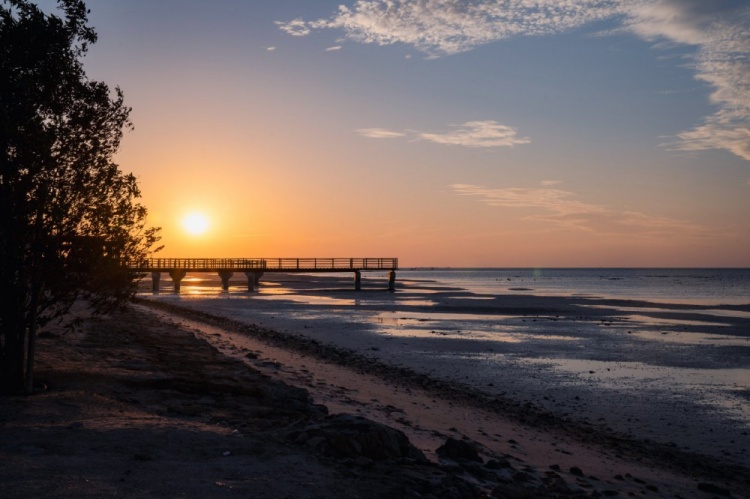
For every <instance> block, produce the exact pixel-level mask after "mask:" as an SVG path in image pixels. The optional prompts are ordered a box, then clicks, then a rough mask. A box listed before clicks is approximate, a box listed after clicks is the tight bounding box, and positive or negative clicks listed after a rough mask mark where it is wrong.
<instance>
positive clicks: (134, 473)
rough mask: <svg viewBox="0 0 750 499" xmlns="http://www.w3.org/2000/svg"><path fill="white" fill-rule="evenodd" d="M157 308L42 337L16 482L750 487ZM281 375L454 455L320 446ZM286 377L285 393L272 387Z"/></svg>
mask: <svg viewBox="0 0 750 499" xmlns="http://www.w3.org/2000/svg"><path fill="white" fill-rule="evenodd" d="M154 305H155V304H153V303H151V304H149V307H148V309H144V307H143V305H139V306H138V307H137V308H136V309H135V310H133V311H131V312H129V313H128V314H127V315H125V316H121V317H118V318H115V319H104V320H101V321H94V322H93V323H91V324H90V325H87V326H86V328H85V329H84V330H83V331H78V332H75V333H67V334H64V335H60V333H61V332H60V331H58V332H51V333H49V334H48V335H47V337H46V338H42V339H41V342H40V366H39V376H40V379H47V380H48V383H49V389H48V390H46V391H45V392H43V393H41V394H39V395H36V396H34V397H29V398H18V399H12V400H11V401H10V403H9V404H4V405H3V409H2V411H1V412H0V414H1V417H2V419H1V420H0V421H2V425H1V426H0V431H2V441H3V444H2V447H0V452H1V453H2V456H1V457H2V458H3V460H7V462H13V463H14V464H16V465H17V466H15V467H14V468H15V471H13V472H11V470H8V469H6V470H5V471H4V472H0V473H2V474H0V495H2V496H4V497H28V496H31V495H43V496H74V495H75V496H79V495H81V496H90V497H93V496H102V495H117V494H120V495H122V494H124V495H136V496H153V497H172V496H180V495H182V494H185V495H188V496H195V495H196V494H197V493H199V494H201V495H208V496H214V495H226V494H230V495H237V496H243V495H245V496H246V495H249V494H250V493H251V492H252V493H253V494H258V495H260V493H265V495H267V496H269V497H284V496H288V497H325V496H330V495H332V494H336V491H337V490H338V491H340V492H343V491H346V493H345V495H347V496H349V497H357V496H359V497H386V496H393V494H394V491H395V490H401V491H406V492H409V494H411V492H414V494H412V496H413V497H419V496H420V495H422V496H430V495H433V496H436V497H441V496H445V497H451V496H453V497H473V496H476V495H477V494H481V493H491V492H492V491H493V490H494V491H495V494H496V496H498V497H544V496H550V497H552V496H560V497H565V496H576V495H579V496H596V495H601V494H604V495H607V494H612V495H614V493H615V492H617V493H618V494H620V495H628V494H633V495H647V496H653V497H658V496H663V497H712V496H715V495H717V494H718V493H721V492H724V491H731V492H732V494H733V496H734V497H741V491H743V490H746V489H747V488H748V484H750V481H748V480H750V473H748V470H747V469H745V468H740V467H737V466H735V465H733V464H731V463H728V462H722V461H721V460H717V459H713V458H706V457H704V456H700V455H695V454H691V453H686V452H683V451H680V450H678V449H670V448H668V447H664V446H662V445H657V444H653V443H647V442H637V441H628V440H625V439H621V438H619V437H618V436H617V435H609V434H607V433H606V432H602V431H600V430H598V429H597V428H594V427H586V426H576V427H573V426H571V425H566V424H561V423H563V422H561V421H558V420H555V418H553V417H550V415H548V414H544V413H540V412H538V411H537V410H535V409H531V408H528V407H524V406H523V405H514V404H513V403H511V402H509V401H502V400H501V401H498V400H495V399H491V400H490V399H487V398H486V397H483V396H482V395H481V394H473V393H471V392H470V390H466V389H465V387H459V389H456V386H451V385H449V384H441V383H440V382H436V381H435V380H430V379H427V378H425V377H424V376H420V375H418V374H416V373H413V372H409V371H408V370H403V369H402V370H399V369H396V368H393V367H388V366H383V365H379V364H378V363H377V362H374V361H372V360H371V359H367V358H364V357H362V356H358V355H356V354H353V353H352V352H347V351H345V349H337V348H332V347H330V346H329V345H324V344H321V343H319V342H315V341H314V340H310V339H307V338H303V337H298V336H294V337H290V336H289V335H284V334H283V333H278V332H275V331H273V330H270V329H266V328H259V327H253V326H248V325H246V324H241V323H237V322H235V321H229V320H227V319H224V318H221V317H215V316H211V315H209V314H205V313H200V312H196V311H188V310H185V309H177V308H174V307H171V306H169V305H166V306H165V305H164V304H156V305H157V307H158V308H157V309H154ZM230 335H234V336H233V337H232V338H229V336H230ZM240 336H241V337H242V338H243V339H242V341H244V343H242V342H240V340H239V337H240ZM230 339H231V341H230ZM207 341H210V343H211V344H212V345H213V347H211V346H209V345H208V343H207ZM199 353H200V354H199ZM248 367H250V369H248ZM175 370H177V371H179V375H178V374H176V372H175ZM254 373H256V374H254ZM175 380H181V381H180V383H176V382H175ZM279 382H283V383H286V384H287V385H292V386H296V387H299V388H304V389H305V390H307V392H309V393H310V394H311V396H312V398H313V399H314V402H315V404H324V405H325V406H326V407H327V408H328V411H329V412H330V413H331V414H335V413H339V412H344V413H349V414H354V415H362V416H366V417H367V418H368V419H370V420H373V421H379V422H382V423H385V424H387V425H389V426H390V427H394V428H396V429H399V430H402V431H403V432H404V433H405V434H406V435H407V436H408V437H409V439H410V440H411V442H412V443H413V444H414V446H415V447H416V448H417V449H419V450H421V451H422V452H423V453H424V454H425V455H426V456H427V457H428V458H429V459H430V460H431V461H432V462H433V463H437V462H440V463H441V466H440V467H437V468H436V467H434V465H431V466H426V465H423V464H419V463H416V462H414V461H413V460H410V459H408V458H406V457H403V456H402V457H400V458H398V459H387V460H379V459H372V458H371V457H367V456H362V455H359V456H347V457H345V458H342V457H340V456H339V457H331V456H330V455H325V453H324V452H322V451H321V449H320V448H319V447H316V445H314V444H315V442H317V444H320V442H324V441H325V438H326V437H320V436H317V437H315V436H313V437H312V438H310V436H309V435H308V433H310V434H313V435H315V432H320V431H322V430H320V429H309V430H308V431H305V427H306V425H308V426H309V425H311V424H313V425H314V424H317V422H319V421H320V420H321V418H322V415H321V413H320V412H319V410H318V409H317V408H316V406H315V404H312V403H308V402H305V403H304V404H303V403H302V399H306V395H305V396H303V395H301V391H300V390H296V389H293V388H279V387H285V386H287V385H279V384H278V383H279ZM266 384H270V386H272V387H275V388H272V389H269V388H267V385H266ZM239 386H241V387H242V389H240V390H239V392H238V391H237V390H238V387H239ZM251 386H255V387H256V388H255V389H252V390H249V393H248V387H251ZM263 386H266V388H262V387H263ZM228 387H231V388H228ZM257 387H261V388H257ZM264 390H265V392H264ZM277 392H278V393H285V394H286V395H283V396H280V397H279V396H277V397H276V399H277V400H276V401H277V402H278V401H279V400H280V401H281V407H279V406H278V405H276V406H274V405H273V404H270V402H272V401H273V399H274V397H268V396H266V397H263V396H261V397H258V393H260V394H263V393H277ZM217 393H218V394H219V395H221V394H225V395H226V396H219V395H217ZM249 395H252V397H250V399H248V400H244V399H243V397H246V396H249ZM290 400H291V401H296V402H294V404H292V405H296V406H298V407H297V409H295V410H294V411H291V414H290V411H289V408H288V406H289V401H290ZM259 401H262V403H259ZM259 406H263V407H264V408H263V410H262V411H259V410H258V408H259ZM248 414H255V416H254V417H251V418H249V421H251V423H248ZM19 415H21V416H22V417H19ZM242 425H244V426H242ZM295 425H296V426H295ZM290 436H292V437H293V438H291V437H290ZM305 437H307V438H305ZM448 437H451V438H453V439H456V440H457V441H465V442H472V445H474V446H475V448H476V449H478V450H479V453H480V456H481V459H482V464H479V463H478V462H476V461H471V460H461V459H458V458H456V456H455V455H453V457H454V459H450V458H448V457H446V456H445V455H444V454H443V455H442V456H441V455H439V453H438V452H437V449H438V447H440V446H441V445H443V444H444V443H445V442H446V439H448ZM290 438H291V441H292V443H290ZM316 438H318V439H323V440H315V439H316ZM327 438H329V441H330V440H331V438H330V436H329V437H327ZM203 441H206V442H207V443H205V444H203V445H201V444H199V443H197V442H203ZM299 442H302V444H300V443H299ZM355 447H356V446H355ZM360 447H361V445H360ZM222 449H223V450H222ZM248 449H255V450H251V451H248ZM258 449H261V450H258ZM94 463H96V464H97V465H96V466H92V465H93V464H94ZM92 468H96V469H95V470H94V469H92ZM578 470H581V473H579V472H578ZM165 473H166V474H168V475H169V477H170V480H167V481H166V482H165V481H164V479H163V477H164V476H165ZM278 476H284V480H283V482H281V483H280V482H279V481H278V480H277V479H274V477H278ZM384 476H387V477H388V479H387V480H386V481H385V482H384V481H383V477H384ZM227 477H230V478H227ZM232 477H233V478H232ZM700 484H702V485H701V486H702V487H703V488H704V489H707V490H708V492H712V493H704V492H702V491H700V490H699V489H698V487H699V485H700ZM464 485H465V486H464ZM394 487H395V488H394ZM529 491H533V492H529ZM409 494H406V495H409ZM456 494H458V495H456ZM524 494H526V495H524ZM529 494H530V495H529ZM399 495H403V494H399Z"/></svg>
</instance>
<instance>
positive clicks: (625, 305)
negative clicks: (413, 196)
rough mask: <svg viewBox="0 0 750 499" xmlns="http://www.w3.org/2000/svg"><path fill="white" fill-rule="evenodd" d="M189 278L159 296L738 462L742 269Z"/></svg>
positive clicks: (746, 339) (746, 418) (746, 282)
mask: <svg viewBox="0 0 750 499" xmlns="http://www.w3.org/2000/svg"><path fill="white" fill-rule="evenodd" d="M397 274H398V278H397V290H396V292H395V293H388V292H387V291H386V287H387V275H386V273H363V291H361V292H355V291H354V290H353V277H352V276H351V275H347V274H335V275H331V274H310V275H299V274H295V275H280V274H269V275H267V276H265V277H264V278H263V280H262V281H261V286H260V288H259V289H258V290H257V291H255V292H253V293H247V292H246V291H245V289H246V282H245V279H244V276H243V275H241V274H240V275H238V276H237V279H235V280H232V281H231V287H230V290H229V292H225V291H222V290H221V289H220V282H219V280H218V277H217V276H213V275H209V274H193V275H189V276H188V277H187V278H186V279H185V280H183V282H182V292H181V294H179V295H175V294H174V293H172V292H170V289H171V284H170V282H169V279H168V278H167V279H164V280H163V281H162V288H163V292H161V293H159V294H156V295H154V294H152V293H150V292H147V291H145V289H146V288H147V287H149V286H150V282H149V280H148V279H146V281H145V282H144V293H142V296H144V297H148V298H149V299H154V300H164V301H168V302H171V303H174V304H178V305H181V306H185V307H191V308H195V309H198V310H202V311H206V312H209V313H213V314H216V315H221V316H226V317H230V318H233V319H236V320H240V321H245V322H247V323H252V324H259V325H262V326H265V327H270V328H273V329H275V330H278V331H282V332H287V333H289V334H294V335H304V336H307V337H310V338H313V339H316V340H318V341H322V342H327V343H331V344H335V345H337V346H340V347H345V348H350V349H352V350H356V351H358V352H360V353H362V354H365V355H368V356H370V357H373V358H376V359H378V360H379V361H381V362H384V363H390V364H393V365H399V366H404V367H409V368H411V369H414V370H417V371H420V372H423V373H425V374H428V375H430V376H433V377H435V378H440V379H443V380H446V381H449V382H452V383H456V384H460V385H468V386H471V387H472V388H474V389H479V390H481V391H484V392H486V393H487V394H489V395H496V396H502V397H506V398H510V399H514V400H517V401H519V402H522V403H531V404H533V405H536V406H538V407H540V408H542V409H544V410H547V411H550V412H552V413H555V414H557V415H558V416H560V417H563V418H575V419H580V420H586V421H589V422H591V423H592V424H597V425H601V426H604V427H607V428H609V429H610V430H612V431H615V432H618V433H622V434H626V435H629V436H631V437H633V438H649V439H652V440H656V441H664V442H670V443H675V444H676V445H678V446H679V447H681V448H685V449H688V450H696V451H699V452H702V453H707V454H713V455H716V456H718V457H721V458H723V459H732V460H735V461H737V462H740V463H742V464H745V465H750V437H748V435H750V269H471V270H468V269H460V270H458V269H454V270H444V269H429V270H428V269H420V270H409V269H405V270H399V271H398V272H397Z"/></svg>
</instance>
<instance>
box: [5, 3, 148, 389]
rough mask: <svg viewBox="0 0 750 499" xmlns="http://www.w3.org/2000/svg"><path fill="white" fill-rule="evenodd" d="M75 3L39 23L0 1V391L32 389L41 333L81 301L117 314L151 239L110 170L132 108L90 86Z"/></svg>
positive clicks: (27, 6)
mask: <svg viewBox="0 0 750 499" xmlns="http://www.w3.org/2000/svg"><path fill="white" fill-rule="evenodd" d="M87 14H88V10H87V8H86V5H85V4H84V2H83V1H82V0H58V5H57V10H56V11H55V12H54V13H45V12H43V11H42V10H40V9H39V8H38V7H37V6H36V5H34V4H32V3H30V2H29V1H27V0H0V392H4V393H18V392H26V393H29V392H31V391H32V390H33V363H34V345H35V337H36V334H37V330H38V329H39V328H40V327H41V326H43V325H44V324H46V323H47V322H49V321H50V320H53V319H56V318H61V317H62V316H63V315H65V314H66V313H67V312H68V311H69V310H70V307H71V306H72V304H73V303H74V302H75V301H76V300H77V299H79V298H85V299H86V301H87V303H89V304H90V305H91V307H92V308H93V309H94V310H95V311H97V312H105V311H107V310H111V309H113V308H115V307H119V306H122V305H123V304H124V303H125V302H126V301H127V300H128V299H129V298H130V297H132V295H133V293H134V291H135V286H136V284H137V277H138V276H134V275H133V274H132V273H131V272H129V271H127V270H126V269H125V268H124V267H123V263H124V262H127V261H134V260H140V259H143V258H145V257H147V256H148V255H149V253H151V252H152V248H153V246H154V245H155V244H156V242H157V241H158V240H159V237H158V229H157V228H148V227H147V226H146V209H145V208H144V207H143V206H142V205H140V204H138V203H137V202H136V200H137V198H139V197H140V192H139V189H138V185H137V183H136V179H135V177H134V176H133V175H132V174H124V173H123V172H121V171H120V170H119V168H118V166H117V165H116V164H115V163H114V162H113V155H114V154H115V152H116V151H117V149H118V147H119V145H120V140H121V138H122V133H123V129H125V128H130V127H131V124H130V121H129V118H128V115H129V113H130V108H128V107H126V106H125V105H124V101H123V94H122V92H121V91H120V89H119V88H117V89H115V91H114V92H112V91H110V89H109V87H108V86H107V85H106V84H105V83H102V82H98V81H91V80H89V79H88V78H87V77H86V74H85V72H84V69H83V65H82V62H81V59H82V57H83V56H84V55H85V54H86V52H87V49H88V46H89V45H90V44H92V43H95V42H96V33H95V32H94V30H93V29H92V28H91V27H89V26H87V22H88V19H87Z"/></svg>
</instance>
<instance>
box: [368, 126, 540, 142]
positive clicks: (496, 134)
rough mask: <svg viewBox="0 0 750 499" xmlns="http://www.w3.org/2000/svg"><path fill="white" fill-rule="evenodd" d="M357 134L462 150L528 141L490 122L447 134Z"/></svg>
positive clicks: (382, 131)
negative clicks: (434, 144)
mask: <svg viewBox="0 0 750 499" xmlns="http://www.w3.org/2000/svg"><path fill="white" fill-rule="evenodd" d="M357 133H359V134H360V135H362V136H363V137H368V138H373V139H391V138H396V137H410V138H411V139H413V140H426V141H428V142H434V143H436V144H443V145H452V146H463V147H472V148H480V147H513V146H516V145H521V144H528V143H530V142H531V139H530V138H529V137H519V136H518V133H517V132H516V129H515V128H513V127H510V126H507V125H503V124H500V123H498V122H497V121H493V120H485V121H467V122H466V123H463V124H461V125H455V126H453V127H452V129H451V130H449V131H447V132H420V131H413V130H410V131H403V132H400V131H394V130H386V129H383V128H362V129H360V130H357Z"/></svg>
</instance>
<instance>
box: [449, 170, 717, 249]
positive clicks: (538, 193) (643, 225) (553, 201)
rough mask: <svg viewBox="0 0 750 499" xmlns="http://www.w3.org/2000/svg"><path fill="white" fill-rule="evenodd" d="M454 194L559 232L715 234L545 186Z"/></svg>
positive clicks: (465, 189) (467, 188) (464, 189)
mask: <svg viewBox="0 0 750 499" xmlns="http://www.w3.org/2000/svg"><path fill="white" fill-rule="evenodd" d="M450 187H451V188H452V189H453V190H454V191H455V192H456V193H457V194H460V195H464V196H473V197H477V198H479V199H481V200H482V201H483V202H484V203H485V204H487V205H489V206H493V207H497V208H512V209H525V210H532V211H533V214H531V215H526V216H524V217H523V220H527V221H533V222H546V223H548V224H551V225H553V226H555V227H556V228H558V229H561V230H576V231H581V232H589V233H597V234H599V235H612V234H619V235H629V236H634V237H657V238H665V237H680V238H690V239H696V238H701V239H702V238H709V237H715V236H716V235H717V234H718V231H716V230H713V229H709V228H706V227H703V226H700V225H696V224H692V223H689V222H685V221H682V220H676V219H671V218H666V217H657V216H653V215H648V214H645V213H640V212H637V211H631V210H623V211H620V210H615V209H612V208H610V207H607V206H602V205H597V204H592V203H586V202H584V201H581V200H579V199H578V198H577V195H576V194H575V193H573V192H569V191H564V190H561V189H552V188H548V187H541V188H522V187H507V188H494V189H493V188H487V187H483V186H478V185H471V184H453V185H451V186H450Z"/></svg>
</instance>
